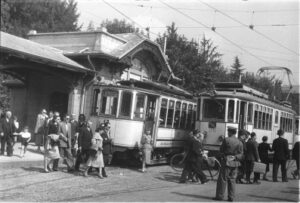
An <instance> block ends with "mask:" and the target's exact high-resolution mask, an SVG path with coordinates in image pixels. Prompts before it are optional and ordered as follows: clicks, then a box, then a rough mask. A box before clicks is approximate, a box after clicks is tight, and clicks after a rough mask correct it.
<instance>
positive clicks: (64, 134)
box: [53, 115, 74, 172]
mask: <svg viewBox="0 0 300 203" xmlns="http://www.w3.org/2000/svg"><path fill="white" fill-rule="evenodd" d="M69 120H70V116H68V115H66V116H65V117H64V120H63V121H62V122H61V123H60V124H59V130H58V133H59V135H60V139H59V154H60V156H61V157H62V158H63V160H64V162H65V163H66V165H67V167H68V172H72V171H73V165H74V163H73V158H72V154H71V124H70V123H69ZM53 165H54V168H57V165H58V161H55V162H54V164H53Z"/></svg>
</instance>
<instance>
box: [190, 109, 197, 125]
mask: <svg viewBox="0 0 300 203" xmlns="http://www.w3.org/2000/svg"><path fill="white" fill-rule="evenodd" d="M196 116H197V105H194V109H193V118H192V127H191V129H195V127H196Z"/></svg>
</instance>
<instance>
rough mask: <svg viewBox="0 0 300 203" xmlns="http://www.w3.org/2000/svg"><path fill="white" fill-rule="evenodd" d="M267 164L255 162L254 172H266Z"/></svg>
mask: <svg viewBox="0 0 300 203" xmlns="http://www.w3.org/2000/svg"><path fill="white" fill-rule="evenodd" d="M266 167H267V165H266V164H264V163H260V162H254V166H253V172H255V173H265V172H266Z"/></svg>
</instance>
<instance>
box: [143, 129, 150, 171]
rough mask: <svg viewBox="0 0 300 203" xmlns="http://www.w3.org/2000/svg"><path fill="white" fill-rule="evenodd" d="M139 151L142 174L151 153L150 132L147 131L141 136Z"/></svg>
mask: <svg viewBox="0 0 300 203" xmlns="http://www.w3.org/2000/svg"><path fill="white" fill-rule="evenodd" d="M141 150H142V172H143V173H144V172H146V163H150V161H151V151H152V137H151V131H150V130H147V131H146V133H145V134H144V135H143V136H142V140H141Z"/></svg>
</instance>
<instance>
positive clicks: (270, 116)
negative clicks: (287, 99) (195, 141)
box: [196, 82, 296, 150]
mask: <svg viewBox="0 0 300 203" xmlns="http://www.w3.org/2000/svg"><path fill="white" fill-rule="evenodd" d="M197 107H198V109H197V112H198V114H197V115H198V116H197V119H196V128H197V129H199V130H201V131H206V132H207V137H206V148H207V149H208V150H218V149H219V146H220V145H221V143H222V141H223V139H224V137H226V136H227V130H226V129H227V128H228V127H229V126H232V127H235V128H238V129H244V130H247V131H249V132H255V133H256V135H257V141H258V142H260V141H261V140H262V137H263V136H268V138H269V139H268V142H269V143H272V142H273V140H274V139H275V138H277V130H278V129H283V130H284V131H285V134H284V136H285V138H286V139H287V140H288V143H289V148H290V149H291V148H292V146H293V142H294V132H295V126H294V123H295V115H296V113H295V111H293V110H292V108H291V106H290V105H288V104H287V103H280V102H277V101H275V100H271V99H269V97H268V95H266V94H264V93H262V92H260V91H257V90H255V89H253V88H251V87H248V86H246V85H244V84H241V83H232V82H231V83H216V84H215V90H214V91H213V92H211V93H208V92H205V93H202V94H200V95H199V98H198V101H197Z"/></svg>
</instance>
